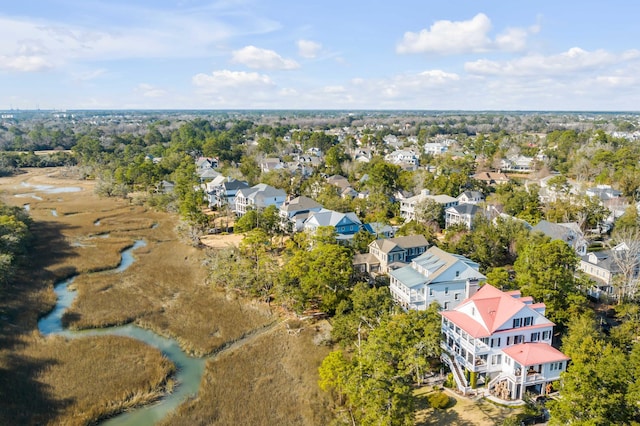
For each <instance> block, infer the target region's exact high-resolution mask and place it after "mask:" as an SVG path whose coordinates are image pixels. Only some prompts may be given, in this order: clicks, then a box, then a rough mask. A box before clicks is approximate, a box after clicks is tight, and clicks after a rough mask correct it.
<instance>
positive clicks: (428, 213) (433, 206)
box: [415, 198, 445, 232]
mask: <svg viewBox="0 0 640 426" xmlns="http://www.w3.org/2000/svg"><path fill="white" fill-rule="evenodd" d="M415 215H416V221H418V222H422V223H424V224H426V225H427V226H429V227H430V228H431V229H433V231H434V232H439V231H440V230H441V229H444V225H445V224H444V206H443V205H442V204H440V203H438V202H437V201H435V200H432V199H431V198H426V199H424V200H422V201H419V202H418V203H417V204H416V206H415Z"/></svg>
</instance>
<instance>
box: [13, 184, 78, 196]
mask: <svg viewBox="0 0 640 426" xmlns="http://www.w3.org/2000/svg"><path fill="white" fill-rule="evenodd" d="M21 185H22V186H24V187H27V188H33V190H34V191H35V192H44V193H45V194H62V193H66V192H80V191H82V188H80V187H79V186H53V185H31V184H30V183H26V182H22V183H21Z"/></svg>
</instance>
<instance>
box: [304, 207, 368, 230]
mask: <svg viewBox="0 0 640 426" xmlns="http://www.w3.org/2000/svg"><path fill="white" fill-rule="evenodd" d="M342 221H347V222H350V223H353V224H355V225H361V224H362V222H360V219H358V216H356V214H355V213H353V212H349V213H340V212H336V211H333V210H327V209H321V210H320V211H317V212H315V213H313V215H312V216H309V218H308V219H307V220H306V221H305V224H306V223H311V222H313V223H315V224H316V225H317V226H338V225H339V224H340V223H341V222H342Z"/></svg>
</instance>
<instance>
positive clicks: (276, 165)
mask: <svg viewBox="0 0 640 426" xmlns="http://www.w3.org/2000/svg"><path fill="white" fill-rule="evenodd" d="M285 166H286V164H285V163H283V162H282V161H281V160H280V159H279V158H265V159H264V160H262V161H261V162H260V170H261V171H262V173H268V172H271V171H273V170H282V169H284V168H285Z"/></svg>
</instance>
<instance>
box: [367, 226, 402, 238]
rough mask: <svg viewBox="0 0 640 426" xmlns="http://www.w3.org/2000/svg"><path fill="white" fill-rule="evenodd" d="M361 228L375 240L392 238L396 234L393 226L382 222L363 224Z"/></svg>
mask: <svg viewBox="0 0 640 426" xmlns="http://www.w3.org/2000/svg"><path fill="white" fill-rule="evenodd" d="M362 228H363V229H364V230H365V231H367V232H368V233H370V234H371V235H375V236H376V238H393V237H394V236H395V233H396V230H395V229H393V226H391V225H387V224H386V223H382V222H371V223H365V224H364V225H363V226H362Z"/></svg>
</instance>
